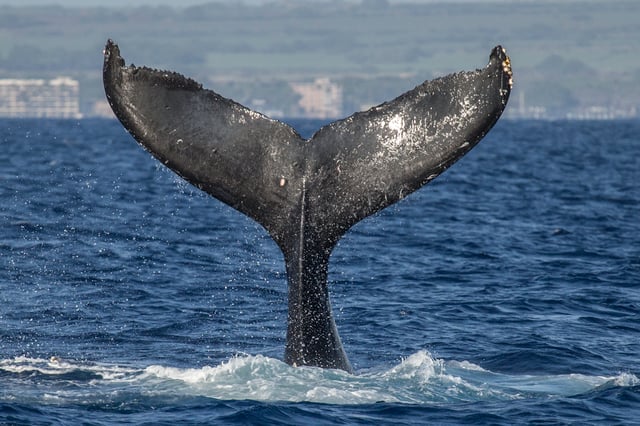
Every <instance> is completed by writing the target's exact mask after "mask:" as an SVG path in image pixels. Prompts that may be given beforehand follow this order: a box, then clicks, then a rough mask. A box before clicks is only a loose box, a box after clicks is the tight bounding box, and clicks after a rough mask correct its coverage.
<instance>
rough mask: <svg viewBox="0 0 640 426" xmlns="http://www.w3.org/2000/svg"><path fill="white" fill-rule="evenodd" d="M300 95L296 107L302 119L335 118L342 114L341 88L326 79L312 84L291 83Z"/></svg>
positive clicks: (318, 79)
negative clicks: (300, 112) (299, 110)
mask: <svg viewBox="0 0 640 426" xmlns="http://www.w3.org/2000/svg"><path fill="white" fill-rule="evenodd" d="M290 86H291V88H292V89H293V91H294V92H296V93H297V94H299V95H300V97H301V98H300V102H299V103H298V107H299V108H300V109H301V110H302V115H303V116H304V117H310V118H336V117H340V116H341V114H342V87H341V86H340V85H338V84H336V83H332V82H331V81H330V80H329V79H328V78H317V79H316V80H315V81H314V82H313V83H291V84H290Z"/></svg>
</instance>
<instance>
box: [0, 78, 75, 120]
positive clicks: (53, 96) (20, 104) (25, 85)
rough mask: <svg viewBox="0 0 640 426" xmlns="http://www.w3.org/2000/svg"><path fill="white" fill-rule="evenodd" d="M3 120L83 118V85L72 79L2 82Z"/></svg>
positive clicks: (5, 80) (0, 113) (0, 105)
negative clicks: (81, 110)
mask: <svg viewBox="0 0 640 426" xmlns="http://www.w3.org/2000/svg"><path fill="white" fill-rule="evenodd" d="M0 117H16V118H81V117H82V114H80V85H79V83H78V81H77V80H73V79H71V78H69V77H58V78H56V79H53V80H41V79H33V80H19V79H0Z"/></svg>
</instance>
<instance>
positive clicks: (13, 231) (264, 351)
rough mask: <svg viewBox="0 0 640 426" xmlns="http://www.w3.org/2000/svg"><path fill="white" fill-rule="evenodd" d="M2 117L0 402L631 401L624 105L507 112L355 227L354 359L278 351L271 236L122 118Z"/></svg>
mask: <svg viewBox="0 0 640 426" xmlns="http://www.w3.org/2000/svg"><path fill="white" fill-rule="evenodd" d="M294 124H295V125H296V126H297V128H298V129H299V130H300V131H301V132H302V133H304V134H309V133H310V132H312V131H313V130H314V129H315V128H317V127H318V126H319V123H317V122H298V123H294ZM0 129H1V133H0V147H1V150H0V200H1V204H0V424H5V423H6V424H51V423H52V424H80V423H84V424H118V423H128V424H163V423H164V424H172V423H177V422H181V423H187V424H210V423H223V424H234V423H235V424H251V423H255V424H270V423H271V424H307V423H308V424H330V423H331V424H333V423H338V424H369V423H376V424H416V423H430V424H443V423H450V424H451V423H452V424H461V423H462V424H469V423H476V424H515V423H537V424H562V423H578V424H585V423H587V424H589V423H606V424H616V423H617V424H633V423H634V422H638V419H640V379H639V378H640V136H639V135H640V122H535V121H532V122H529V121H501V122H499V123H498V125H497V126H496V128H495V129H494V130H493V131H492V132H491V133H490V134H489V135H488V137H487V138H486V139H485V140H484V141H483V142H482V143H481V144H480V145H479V146H478V147H476V148H475V149H474V150H473V151H472V152H471V153H470V154H468V155H467V157H465V158H464V159H462V160H461V161H459V162H458V163H457V164H455V165H454V166H453V167H452V168H451V169H450V170H449V171H447V172H446V173H445V174H443V175H442V176H440V177H439V178H438V179H436V180H435V181H434V182H433V183H431V184H430V185H429V186H428V187H426V188H424V189H422V190H420V191H418V192H417V193H415V194H413V195H412V196H410V197H408V198H407V199H406V200H404V201H403V202H401V203H400V204H399V205H396V206H393V207H391V208H389V209H387V210H385V211H383V212H382V213H381V214H379V215H377V216H375V217H372V218H369V219H367V220H365V221H363V222H361V223H360V224H358V225H357V226H355V227H354V228H353V229H352V231H350V232H349V233H348V234H347V236H346V238H345V239H344V240H343V241H342V242H341V243H340V245H339V246H338V248H337V250H336V251H335V252H334V255H333V257H332V264H331V272H330V275H331V277H330V280H331V292H332V303H333V306H334V313H335V315H336V321H337V324H338V328H339V330H340V334H341V336H342V340H343V342H344V345H345V348H346V351H347V353H348V354H349V356H350V359H351V361H352V363H353V365H354V367H355V368H356V370H357V372H358V374H357V375H353V376H352V375H349V374H346V373H343V372H339V371H338V372H337V371H330V370H320V369H316V368H292V367H289V366H287V365H286V364H283V363H282V362H281V361H280V360H281V359H282V356H283V352H284V341H285V327H286V325H285V322H286V306H287V305H286V294H287V293H286V282H285V280H286V277H285V274H284V266H283V260H282V256H281V254H280V253H279V252H278V250H277V248H276V246H275V244H274V243H273V242H272V241H271V240H270V239H269V237H268V236H267V235H266V233H265V232H264V231H263V229H262V228H260V226H259V225H256V224H255V223H253V222H252V221H251V220H249V219H247V218H245V217H244V216H242V215H241V214H239V213H237V212H235V211H233V210H231V209H230V208H228V207H227V206H225V205H223V204H221V203H219V202H218V201H216V200H214V199H212V198H210V197H208V196H206V195H203V194H202V193H200V192H198V191H197V190H195V189H194V188H192V187H191V186H189V185H188V184H186V183H184V182H182V181H181V180H179V179H178V178H177V177H176V176H175V175H173V174H172V173H171V172H170V171H168V170H166V169H164V168H163V167H162V166H160V165H159V164H158V163H157V162H155V160H153V159H152V158H151V157H150V156H149V155H148V154H147V153H145V152H144V151H143V150H142V149H141V148H139V147H138V146H137V144H136V143H135V142H134V141H133V140H132V138H131V137H130V136H129V135H128V134H127V133H125V131H124V130H123V129H122V127H121V126H120V124H119V123H117V122H115V121H100V120H95V121H94V120H85V121H80V122H74V121H12V120H4V121H0Z"/></svg>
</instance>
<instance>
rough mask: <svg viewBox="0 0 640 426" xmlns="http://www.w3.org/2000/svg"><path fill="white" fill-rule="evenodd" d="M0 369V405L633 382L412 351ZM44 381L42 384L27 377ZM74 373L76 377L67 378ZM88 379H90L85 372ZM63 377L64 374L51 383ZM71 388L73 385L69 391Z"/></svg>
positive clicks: (417, 400)
mask: <svg viewBox="0 0 640 426" xmlns="http://www.w3.org/2000/svg"><path fill="white" fill-rule="evenodd" d="M0 371H4V372H6V373H13V374H15V376H14V377H11V382H10V383H11V386H10V387H8V388H7V389H4V395H2V398H3V400H5V401H9V400H11V401H15V400H19V399H21V398H27V396H25V395H31V396H29V398H31V399H34V398H40V401H41V402H42V403H47V404H51V403H56V404H63V403H67V402H71V401H72V402H79V401H80V402H86V401H91V400H92V399H98V398H99V399H101V400H110V399H112V398H119V397H120V395H122V394H123V393H127V394H129V393H134V394H136V393H137V394H139V395H140V396H141V397H144V396H157V395H160V396H170V397H172V398H175V397H178V398H179V397H191V396H202V397H208V398H215V399H220V400H256V401H289V402H300V401H308V402H317V403H327V404H366V403H375V402H379V401H385V402H399V403H410V404H433V403H439V404H441V403H455V402H461V401H462V402H467V401H468V402H473V401H487V400H509V399H519V398H539V397H541V398H550V397H563V396H573V395H579V394H583V393H587V392H591V391H595V390H598V389H603V388H609V387H628V386H637V385H639V384H640V379H638V377H636V376H635V375H633V374H630V373H622V374H619V375H617V376H610V377H607V376H589V375H583V374H565V375H540V376H533V375H505V374H498V373H493V372H491V371H487V370H485V369H483V368H481V367H480V366H477V365H475V364H473V363H470V362H467V361H462V362H458V361H444V360H441V359H437V358H434V357H433V356H431V354H429V352H427V351H419V352H417V353H415V354H413V355H411V356H409V357H408V358H406V359H405V360H403V361H402V362H401V363H399V364H398V365H395V366H393V367H392V368H390V369H385V370H380V371H367V372H363V373H361V374H359V375H352V374H348V373H346V372H344V371H340V370H327V369H320V368H313V367H299V368H294V367H291V366H289V365H287V364H285V363H283V362H281V361H279V360H276V359H273V358H268V357H265V356H262V355H256V356H238V357H234V358H231V359H230V360H228V361H227V362H224V363H221V364H220V365H216V366H205V367H201V368H177V367H170V366H162V365H152V366H148V367H146V368H139V369H137V368H131V367H121V366H115V365H105V364H90V363H81V362H75V361H71V360H61V359H55V358H53V359H40V358H29V357H16V358H13V359H5V360H0ZM24 373H39V374H42V375H47V376H49V377H48V378H47V379H46V380H42V379H41V378H40V379H39V378H38V376H37V375H36V376H34V375H33V374H27V375H25V374H24ZM76 373H81V374H78V375H77V377H76V376H74V374H76ZM82 373H84V374H82ZM86 373H90V374H86ZM62 374H68V375H67V376H64V377H61V378H60V379H59V380H56V377H60V375H62ZM70 382H72V384H73V386H71V387H70V386H68V385H69V383H70Z"/></svg>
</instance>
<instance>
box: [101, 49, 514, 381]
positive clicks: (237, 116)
mask: <svg viewBox="0 0 640 426" xmlns="http://www.w3.org/2000/svg"><path fill="white" fill-rule="evenodd" d="M103 79H104V87H105V92H106V95H107V99H108V101H109V104H110V105H111V107H112V109H113V111H114V113H115V114H116V116H117V117H118V119H119V120H120V121H121V122H122V124H123V125H124V127H125V128H126V129H127V130H128V131H129V133H131V135H132V136H133V137H134V138H135V139H136V140H137V141H138V142H139V143H140V144H141V145H142V146H143V147H144V148H146V149H147V150H148V151H149V152H150V153H151V154H152V155H153V156H154V157H156V158H157V159H158V160H160V161H161V162H162V163H163V164H165V165H166V166H167V167H169V168H171V169H172V170H173V171H175V172H176V173H178V174H179V175H180V176H182V177H183V178H184V179H186V180H187V181H188V182H190V183H192V184H193V185H195V186H196V187H198V188H200V189H201V190H203V191H205V192H207V193H209V194H210V195H212V196H213V197H215V198H217V199H219V200H220V201H222V202H224V203H226V204H228V205H230V206H231V207H233V208H235V209H237V210H239V211H240V212H242V213H244V214H246V215H247V216H249V217H251V218H253V219H254V220H256V221H257V222H258V223H260V224H261V225H262V226H264V228H265V229H266V230H267V231H268V232H269V234H270V235H271V237H272V238H273V239H274V240H275V241H276V243H277V244H278V246H279V247H280V249H281V250H282V252H283V254H284V258H285V263H286V268H287V277H288V283H289V314H288V328H287V344H286V348H285V361H286V362H288V363H289V364H292V365H314V366H319V367H329V368H340V369H344V370H347V371H350V370H351V367H350V365H349V361H348V360H347V357H346V355H345V353H344V350H343V348H342V344H341V343H340V338H339V335H338V332H337V330H336V327H335V323H334V320H333V317H332V314H331V306H330V303H329V295H328V289H327V271H328V262H329V256H330V254H331V251H332V249H333V247H334V246H335V244H336V243H337V241H338V240H339V239H340V238H341V237H342V236H343V235H344V234H345V233H346V232H347V230H348V229H349V228H350V227H351V226H353V225H354V224H355V223H357V222H358V221H360V220H362V219H364V218H365V217H367V216H369V215H371V214H374V213H376V212H377V211H379V210H381V209H383V208H385V207H387V206H389V205H390V204H393V203H395V202H397V201H398V200H400V199H402V198H404V197H406V196H407V195H409V194H410V193H412V192H413V191H415V190H417V189H418V188H420V187H421V186H423V185H425V184H426V183H428V182H430V181H431V180H432V179H434V178H435V177H436V176H438V175H439V174H440V173H442V172H443V171H444V170H446V169H447V168H448V167H449V166H450V165H452V164H453V163H454V162H455V161H456V160H458V159H459V158H460V157H462V156H463V155H464V154H465V153H466V152H468V151H469V150H470V149H471V148H473V147H474V146H475V145H476V144H477V143H478V142H479V141H480V140H481V139H482V138H483V137H484V135H485V134H486V133H487V132H488V131H489V130H490V129H491V127H492V126H493V125H494V124H495V122H496V121H497V120H498V118H499V117H500V115H501V114H502V111H503V110H504V108H505V106H506V103H507V99H508V97H509V93H510V90H511V67H510V62H509V58H508V56H507V55H506V51H505V50H504V49H503V48H501V47H500V46H498V47H496V48H494V49H493V51H492V52H491V55H490V59H489V63H488V65H487V66H486V67H485V68H483V69H478V70H475V71H471V72H461V73H456V74H451V75H448V76H445V77H442V78H438V79H435V80H432V81H426V82H424V83H423V84H421V85H419V86H417V87H416V88H414V89H413V90H410V91H408V92H406V93H404V94H402V95H401V96H399V97H398V98H396V99H394V100H393V101H390V102H386V103H383V104H381V105H379V106H377V107H374V108H371V109H370V110H368V111H365V112H359V113H356V114H354V115H352V116H350V117H348V118H346V119H343V120H340V121H336V122H333V123H331V124H329V125H327V126H325V127H323V128H321V129H320V130H319V131H318V132H316V133H315V134H314V135H313V136H312V137H311V138H310V139H308V140H305V139H303V138H302V137H301V136H300V135H299V134H298V133H297V132H296V131H295V130H293V129H292V128H291V127H289V126H288V125H286V124H284V123H282V122H279V121H277V120H273V119H270V118H268V117H266V116H264V115H262V114H260V113H257V112H255V111H252V110H250V109H248V108H245V107H243V106H242V105H240V104H238V103H236V102H234V101H232V100H230V99H226V98H224V97H222V96H220V95H218V94H217V93H215V92H213V91H210V90H207V89H204V88H203V87H202V86H201V85H200V84H199V83H197V82H195V81H193V80H191V79H188V78H186V77H184V76H182V75H180V74H177V73H174V72H166V71H158V70H153V69H149V68H146V67H135V66H133V65H131V66H126V65H125V63H124V60H123V59H122V58H121V56H120V51H119V49H118V46H117V45H116V44H114V43H113V42H112V41H111V40H109V41H108V42H107V45H106V48H105V55H104V68H103Z"/></svg>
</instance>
